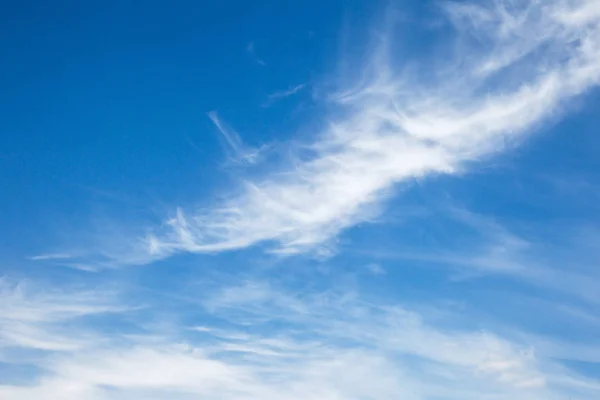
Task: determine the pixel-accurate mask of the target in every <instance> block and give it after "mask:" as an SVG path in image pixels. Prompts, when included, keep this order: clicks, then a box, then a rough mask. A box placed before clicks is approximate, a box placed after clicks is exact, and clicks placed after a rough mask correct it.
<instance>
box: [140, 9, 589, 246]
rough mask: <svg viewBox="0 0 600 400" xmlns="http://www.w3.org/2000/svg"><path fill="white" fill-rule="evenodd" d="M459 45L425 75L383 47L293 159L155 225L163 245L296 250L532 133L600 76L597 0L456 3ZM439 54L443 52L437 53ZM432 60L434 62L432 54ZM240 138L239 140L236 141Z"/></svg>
mask: <svg viewBox="0 0 600 400" xmlns="http://www.w3.org/2000/svg"><path fill="white" fill-rule="evenodd" d="M444 10H445V11H446V14H447V15H449V17H450V20H451V21H452V23H453V24H454V27H455V28H456V30H457V34H456V38H455V40H456V42H455V43H454V47H455V48H457V49H460V50H459V51H457V53H456V54H455V57H454V59H451V60H449V61H448V62H446V63H445V66H446V67H445V68H441V69H440V70H434V71H430V70H428V72H429V74H428V75H430V76H431V77H432V78H431V79H430V80H429V81H428V83H426V84H421V83H419V82H420V80H419V79H418V77H417V78H415V77H414V76H407V75H405V74H402V73H396V71H400V70H402V67H401V66H400V67H398V66H397V65H396V63H395V62H394V61H393V51H392V50H391V49H388V48H385V45H386V43H387V42H388V41H385V42H386V43H384V45H382V46H381V48H380V49H379V50H378V51H377V52H376V56H375V57H374V58H373V62H372V64H371V65H369V67H368V68H367V72H366V73H365V74H364V76H370V77H372V78H369V79H366V78H365V79H363V80H362V82H361V83H360V84H359V85H356V86H354V87H350V89H348V90H344V91H340V92H339V93H337V94H336V95H335V96H333V99H334V102H335V103H336V104H337V105H338V106H339V107H340V114H343V117H339V116H338V117H335V118H332V122H330V123H329V124H328V125H327V127H326V128H325V129H324V130H323V131H322V132H320V134H319V135H318V136H317V139H316V141H315V142H314V143H313V144H312V145H310V146H309V149H310V153H311V156H309V157H300V161H297V162H295V163H293V165H292V166H290V168H289V169H287V170H282V171H280V172H275V173H268V174H267V175H265V176H264V177H263V178H262V179H256V180H252V181H246V182H245V183H244V186H243V188H242V190H241V193H240V194H238V195H235V196H233V197H230V198H228V199H226V200H225V201H224V202H222V203H221V204H218V205H215V207H214V208H212V209H208V210H202V211H200V212H190V213H187V212H186V213H184V212H183V211H179V212H178V215H177V218H175V219H173V220H172V221H171V222H170V224H169V225H168V227H167V229H164V230H157V231H155V232H154V233H153V234H152V235H150V236H149V239H148V241H149V242H150V243H152V246H151V247H150V249H149V250H150V251H151V253H152V256H153V257H165V256H168V255H169V254H171V253H173V252H177V251H190V252H215V251H223V250H228V249H237V248H243V247H247V246H251V245H253V244H256V243H260V242H265V241H266V242H271V243H274V244H275V248H274V251H277V252H281V253H296V252H301V251H307V250H314V249H315V248H318V247H319V246H323V245H324V244H327V243H328V242H329V241H330V240H331V239H333V238H335V237H336V235H337V234H338V233H339V232H341V231H342V230H344V229H346V228H348V227H351V226H354V225H356V224H359V223H361V222H365V221H369V220H371V219H372V218H373V217H374V216H375V215H377V213H378V206H379V204H380V203H381V201H382V200H383V199H385V198H386V196H387V195H388V194H389V193H390V191H391V190H392V189H393V188H394V186H395V185H397V184H399V183H403V182H410V181H411V180H413V179H414V178H422V177H426V176H430V175H435V174H452V173H455V172H456V171H459V170H461V169H464V168H466V167H468V164H469V163H472V162H475V161H479V160H481V159H482V158H484V157H487V156H490V155H492V154H494V153H495V152H497V151H501V150H503V149H504V148H505V147H506V144H507V143H515V142H518V141H520V140H522V139H523V138H524V137H526V135H527V133H529V132H531V131H532V130H533V129H534V128H536V127H538V125H539V124H540V123H542V122H544V121H546V120H548V119H549V118H551V117H554V116H555V115H556V114H557V113H559V112H560V111H561V108H562V107H563V106H565V104H566V102H567V101H568V100H570V99H572V98H573V97H574V96H577V95H580V94H582V93H584V92H585V91H586V90H588V89H590V88H592V87H594V86H596V85H597V84H598V82H599V81H600V25H599V23H600V15H599V14H598V13H597V12H596V11H597V4H596V2H595V1H592V0H588V1H567V0H555V1H551V2H540V1H533V0H531V1H521V2H512V1H500V0H497V1H494V2H491V3H490V4H488V5H481V4H479V3H462V2H461V3H446V4H445V6H444ZM429 64H430V65H440V63H439V62H437V63H436V62H431V61H430V62H429ZM421 67H422V68H421V69H423V70H426V67H425V65H421ZM234 142H235V141H234Z"/></svg>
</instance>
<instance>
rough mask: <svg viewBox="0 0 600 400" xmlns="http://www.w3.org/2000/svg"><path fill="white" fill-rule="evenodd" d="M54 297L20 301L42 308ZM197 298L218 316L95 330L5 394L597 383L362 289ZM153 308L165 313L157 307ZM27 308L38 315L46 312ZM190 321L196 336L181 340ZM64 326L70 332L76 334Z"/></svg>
mask: <svg viewBox="0 0 600 400" xmlns="http://www.w3.org/2000/svg"><path fill="white" fill-rule="evenodd" d="M11 296H12V295H10V296H9V297H11ZM48 298H49V297H48V296H47V295H42V294H40V295H39V296H33V297H31V298H26V299H24V300H23V301H24V302H25V303H27V304H29V305H30V308H35V309H44V308H45V307H47V302H44V301H43V299H48ZM52 298H56V297H55V295H52ZM77 299H78V298H77V296H76V297H75V298H74V299H73V300H74V301H75V300H77ZM195 300H197V301H199V302H200V303H204V304H206V305H207V312H208V314H207V316H208V317H210V319H212V320H215V319H216V318H218V320H220V321H221V322H219V323H218V326H205V327H201V328H199V329H196V328H194V329H188V328H186V327H184V326H179V329H180V332H178V333H176V334H173V331H172V330H170V332H171V333H169V334H167V333H165V331H163V332H160V331H158V330H157V331H155V332H151V333H148V335H149V337H145V336H143V335H142V336H140V335H138V336H132V335H122V334H118V333H115V332H110V333H108V332H107V333H103V332H102V331H99V330H97V331H95V332H94V338H95V339H96V340H95V341H88V342H84V343H83V344H82V346H79V347H76V348H75V347H74V348H71V349H69V348H60V349H49V350H51V351H50V353H48V354H46V356H45V357H44V358H41V359H40V360H41V361H40V360H34V361H33V362H34V363H37V365H38V366H40V367H41V368H42V371H41V374H40V376H38V377H37V378H36V379H35V380H32V381H31V383H28V384H25V385H22V386H11V385H8V384H6V383H3V384H0V397H2V398H3V399H7V400H18V399H29V398H43V399H99V400H104V399H153V398H155V399H160V398H165V397H169V398H174V399H192V398H198V397H202V398H203V399H222V400H242V399H244V400H249V399H250V400H251V399H256V400H258V399H260V400H271V399H272V400H275V399H278V400H279V399H285V400H300V399H303V400H304V399H315V400H317V399H318V400H351V399H356V400H359V399H372V400H388V399H397V398H402V399H412V400H430V399H435V398H440V397H443V398H445V399H449V400H451V399H456V400H470V399H473V400H475V399H477V400H480V399H496V400H504V399H506V400H508V399H511V400H512V399H515V398H527V399H534V400H535V399H538V400H566V399H582V400H583V399H587V398H591V397H590V396H593V394H594V393H597V391H598V388H597V387H594V384H593V383H592V382H589V381H586V380H585V379H583V378H580V377H578V376H577V375H574V374H573V373H572V372H570V371H567V370H560V374H557V373H556V372H557V371H558V370H557V369H556V368H555V366H554V364H553V362H552V361H551V360H550V359H549V358H548V357H545V356H544V355H543V354H542V355H536V354H535V352H534V351H533V348H532V347H531V346H530V345H527V344H519V343H516V342H512V341H510V340H508V339H507V338H502V337H500V336H498V335H495V334H493V333H491V332H477V331H468V330H464V329H452V328H443V329H442V328H439V327H436V326H434V325H432V324H430V323H428V322H427V321H426V319H425V318H424V317H423V316H422V315H420V314H417V313H415V312H413V311H409V310H406V309H404V308H402V307H399V306H397V305H390V304H385V305H383V304H378V303H373V301H369V302H366V301H364V299H362V298H361V296H360V295H359V294H358V293H353V292H346V291H340V292H332V291H329V292H306V291H304V292H302V294H301V295H293V294H290V292H289V291H279V290H277V289H275V288H274V286H273V285H271V284H268V283H262V282H247V283H244V284H242V285H241V286H233V287H228V286H225V287H219V288H217V289H215V290H213V291H212V292H211V293H209V294H207V295H205V296H200V297H198V298H197V299H195ZM96 301H97V300H95V301H94V302H96ZM61 302H62V300H54V301H53V303H55V304H56V303H61ZM38 303H39V304H38ZM84 303H88V305H87V306H81V304H84ZM71 307H72V309H69V310H67V311H64V310H63V309H64V307H57V306H52V307H50V309H59V310H60V311H55V312H50V315H56V314H59V315H61V318H62V314H63V313H66V314H67V315H69V316H72V315H82V314H84V313H88V312H89V310H90V309H93V310H100V309H103V306H91V305H90V301H85V302H83V303H80V306H71ZM80 307H82V308H81V309H80ZM22 308H23V307H22ZM25 308H27V307H25ZM75 308H77V309H76V310H75ZM83 309H85V310H83ZM129 309H131V308H129ZM82 310H83V311H82ZM180 310H181V309H180ZM151 314H152V315H155V316H158V318H159V319H160V313H157V314H155V313H151ZM22 319H23V320H24V321H26V322H28V323H30V324H34V325H35V324H37V323H38V320H39V318H37V317H36V318H22ZM52 319H53V321H55V322H56V321H58V320H59V319H60V318H52ZM249 320H252V321H254V322H253V324H250V325H249V324H248V323H247V321H249ZM257 321H258V322H257ZM87 328H88V329H91V327H87ZM185 331H187V332H188V333H191V336H190V335H187V334H186V335H187V336H186V338H185V339H184V337H183V336H180V335H181V334H183V333H184V332H185ZM63 334H64V335H65V336H64V338H65V340H68V338H69V337H73V338H74V339H76V338H77V337H78V333H77V332H73V331H68V330H64V332H63ZM22 345H24V346H26V344H22ZM34 348H37V347H35V346H34ZM14 362H19V361H18V360H14ZM24 362H32V361H31V360H25V361H24Z"/></svg>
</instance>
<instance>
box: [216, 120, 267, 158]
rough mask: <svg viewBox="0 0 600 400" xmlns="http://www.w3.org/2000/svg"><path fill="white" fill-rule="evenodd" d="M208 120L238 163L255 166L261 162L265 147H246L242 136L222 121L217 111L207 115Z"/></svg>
mask: <svg viewBox="0 0 600 400" xmlns="http://www.w3.org/2000/svg"><path fill="white" fill-rule="evenodd" d="M207 115H208V118H210V120H211V121H212V122H213V124H215V126H216V127H217V129H218V130H219V132H220V133H221V135H223V138H224V139H225V141H226V142H227V145H228V147H229V149H230V150H231V152H232V153H233V157H232V159H233V160H234V161H235V162H238V163H247V164H255V163H256V162H258V161H259V159H260V155H261V152H262V151H263V150H264V146H263V147H260V148H258V149H253V148H249V147H246V146H245V145H244V143H243V142H242V138H241V137H240V135H239V134H238V133H237V132H236V131H234V130H233V129H231V128H230V127H229V126H227V124H225V122H223V121H222V120H221V118H220V117H219V115H218V114H217V112H216V111H210V112H208V113H207Z"/></svg>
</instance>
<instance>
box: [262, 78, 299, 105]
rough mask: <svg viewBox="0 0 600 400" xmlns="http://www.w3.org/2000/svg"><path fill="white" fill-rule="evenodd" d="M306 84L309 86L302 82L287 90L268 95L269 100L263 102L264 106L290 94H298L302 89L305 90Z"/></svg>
mask: <svg viewBox="0 0 600 400" xmlns="http://www.w3.org/2000/svg"><path fill="white" fill-rule="evenodd" d="M306 86H307V85H306V83H301V84H299V85H296V86H294V87H292V88H289V89H287V90H282V91H279V92H275V93H271V94H270V95H269V96H268V97H267V102H266V103H265V104H263V107H268V106H270V105H271V104H273V103H274V102H276V101H278V100H281V99H285V98H287V97H290V96H294V95H296V94H298V93H299V92H300V91H302V90H304V89H305V88H306Z"/></svg>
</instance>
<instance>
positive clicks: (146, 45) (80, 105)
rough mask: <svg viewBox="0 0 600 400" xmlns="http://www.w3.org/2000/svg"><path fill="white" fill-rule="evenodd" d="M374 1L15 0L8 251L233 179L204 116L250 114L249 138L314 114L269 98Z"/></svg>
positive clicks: (5, 148) (7, 109) (9, 30)
mask: <svg viewBox="0 0 600 400" xmlns="http://www.w3.org/2000/svg"><path fill="white" fill-rule="evenodd" d="M368 8H369V7H368V6H366V5H364V4H357V5H353V6H352V7H350V6H349V5H346V4H344V3H343V2H333V1H332V2H325V3H323V2H315V3H314V4H309V3H302V4H300V3H293V2H287V3H286V2H277V1H273V2H223V3H214V2H212V3H209V2H186V1H176V2H169V3H165V2H135V1H123V2H110V1H109V2H101V3H100V2H92V3H85V4H84V3H81V2H69V1H66V2H62V1H61V2H57V3H46V2H18V3H15V4H11V5H9V6H8V9H5V11H4V12H3V13H2V23H1V24H0V25H1V26H2V28H1V29H2V31H3V34H2V35H1V36H2V39H1V40H2V46H1V47H2V48H3V49H4V50H3V63H2V67H1V68H2V71H1V75H2V93H3V95H2V96H1V97H0V102H1V107H2V109H3V113H2V114H3V118H2V132H3V133H2V136H1V140H2V143H1V146H0V148H1V149H2V155H1V159H0V160H1V161H0V162H1V163H2V170H3V171H11V173H3V174H2V175H1V176H0V179H1V180H2V181H1V185H0V186H1V187H2V192H3V193H2V196H1V198H0V201H1V204H0V207H1V208H2V209H3V211H4V212H3V213H2V215H1V217H0V218H2V221H1V222H0V225H1V226H3V227H9V226H10V228H8V229H7V232H6V236H5V237H6V240H4V241H3V246H7V247H6V248H5V250H9V249H12V250H15V249H17V248H19V247H20V246H22V245H23V244H24V243H25V242H26V241H25V240H24V238H29V239H28V241H29V240H36V239H33V238H31V237H32V233H33V232H40V231H41V232H48V231H49V230H54V229H56V226H53V222H52V221H56V220H55V218H57V219H58V220H61V219H66V220H67V221H65V222H67V223H69V222H71V223H72V221H71V219H73V218H84V219H85V218H90V215H89V214H90V213H92V212H94V210H92V208H93V207H98V204H97V203H102V202H105V201H107V200H108V202H111V201H117V202H118V201H120V200H121V197H122V198H123V200H126V201H130V202H131V203H132V204H131V205H133V206H135V204H136V202H139V201H144V200H147V199H151V201H153V202H157V203H160V202H167V203H169V204H170V203H171V202H177V201H182V200H183V198H184V197H185V198H189V197H192V196H193V195H194V194H198V193H204V192H205V190H206V189H205V188H206V187H207V186H209V185H213V184H215V181H218V180H220V179H223V176H220V175H221V174H220V171H219V170H218V169H217V168H216V167H218V166H219V163H220V157H221V156H222V151H221V149H220V147H219V141H218V137H217V134H216V133H215V130H214V127H213V126H212V125H211V123H210V121H209V120H208V118H206V113H207V112H209V111H211V110H219V112H220V113H222V114H223V115H224V116H225V117H226V118H229V119H231V120H233V121H240V122H239V123H236V124H235V128H236V129H237V130H239V131H240V132H241V133H243V134H244V136H245V137H247V138H248V141H249V142H250V143H261V142H263V141H267V140H271V139H272V138H273V137H275V136H277V135H279V137H281V136H282V135H283V136H285V135H286V134H289V133H290V132H291V131H292V129H293V128H292V127H293V126H294V124H295V123H296V122H297V121H294V119H296V120H297V119H298V118H300V117H301V116H302V115H303V113H304V114H306V113H311V110H310V103H311V99H310V96H307V98H306V99H305V100H304V102H305V103H306V105H305V106H304V107H303V109H300V110H298V111H297V112H295V113H291V114H290V113H287V112H286V113H281V112H280V110H272V109H265V108H263V107H260V105H261V104H262V103H264V102H265V101H266V98H267V96H268V94H270V93H272V92H275V91H280V90H286V89H288V88H289V87H291V86H295V85H297V84H300V83H303V82H307V81H310V80H311V79H314V78H315V77H318V76H319V75H321V74H323V73H324V71H325V70H326V68H330V67H332V66H334V65H333V64H334V62H335V60H334V58H333V57H331V54H329V52H330V51H331V49H332V48H335V47H336V46H337V43H338V42H339V38H340V30H339V26H340V24H341V23H342V21H343V18H344V15H354V14H356V13H359V12H361V11H362V9H368ZM315 10H318V15H316V16H315ZM345 13H347V14H345ZM331 21H335V23H333V24H332V23H331ZM251 44H252V46H253V47H254V53H251V52H249V51H248V46H250V45H251ZM256 59H260V60H263V62H264V63H265V64H266V65H261V64H259V63H257V62H256ZM284 106H285V105H284ZM246 133H247V134H246ZM215 169H217V170H216V171H215ZM111 194H113V195H114V196H111ZM112 197H114V198H112ZM15 198H18V199H19V200H18V201H14V200H15ZM82 205H83V207H80V206H82ZM86 207H87V208H88V209H87V210H86ZM3 236H4V235H3ZM29 245H34V246H36V245H42V243H35V242H34V243H29V244H28V245H27V246H29ZM20 250H21V251H25V250H26V249H25V248H22V247H21V249H20Z"/></svg>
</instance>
